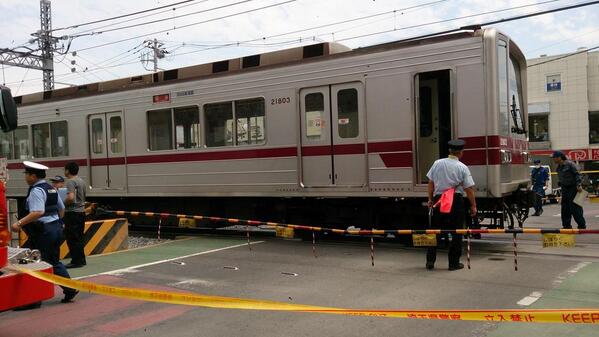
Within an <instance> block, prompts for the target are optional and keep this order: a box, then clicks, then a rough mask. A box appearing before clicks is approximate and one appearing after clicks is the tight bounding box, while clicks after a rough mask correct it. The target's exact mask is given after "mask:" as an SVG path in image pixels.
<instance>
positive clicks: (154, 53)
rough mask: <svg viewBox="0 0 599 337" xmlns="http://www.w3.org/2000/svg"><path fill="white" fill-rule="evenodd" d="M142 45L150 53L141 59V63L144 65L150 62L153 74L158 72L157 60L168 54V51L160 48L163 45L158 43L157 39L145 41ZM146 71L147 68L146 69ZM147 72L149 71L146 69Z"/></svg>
mask: <svg viewBox="0 0 599 337" xmlns="http://www.w3.org/2000/svg"><path fill="white" fill-rule="evenodd" d="M144 45H145V46H146V48H147V49H150V51H149V52H148V53H146V54H144V55H142V57H141V62H142V63H144V67H145V64H147V63H150V62H152V64H153V65H154V72H157V71H158V60H159V59H163V58H164V56H165V55H166V54H168V50H166V49H164V48H162V46H164V44H163V43H162V42H158V40H157V39H154V40H145V41H144ZM146 69H147V68H146ZM148 70H149V69H148Z"/></svg>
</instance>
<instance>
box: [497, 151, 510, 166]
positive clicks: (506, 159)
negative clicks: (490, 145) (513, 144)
mask: <svg viewBox="0 0 599 337" xmlns="http://www.w3.org/2000/svg"><path fill="white" fill-rule="evenodd" d="M500 157H501V163H502V164H510V163H511V162H512V152H511V151H509V150H500Z"/></svg>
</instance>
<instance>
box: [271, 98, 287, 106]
mask: <svg viewBox="0 0 599 337" xmlns="http://www.w3.org/2000/svg"><path fill="white" fill-rule="evenodd" d="M289 103H291V98H289V97H277V98H272V99H271V100H270V105H277V104H289Z"/></svg>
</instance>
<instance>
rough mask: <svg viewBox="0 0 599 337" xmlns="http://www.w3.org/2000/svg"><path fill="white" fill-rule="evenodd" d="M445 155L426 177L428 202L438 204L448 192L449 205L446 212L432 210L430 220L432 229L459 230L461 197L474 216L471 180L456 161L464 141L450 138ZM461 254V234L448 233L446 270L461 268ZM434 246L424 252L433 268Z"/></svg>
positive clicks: (464, 167)
mask: <svg viewBox="0 0 599 337" xmlns="http://www.w3.org/2000/svg"><path fill="white" fill-rule="evenodd" d="M448 145H449V156H448V157H447V158H443V159H439V160H436V161H435V162H434V163H433V166H432V167H431V168H430V170H429V171H428V173H427V174H426V176H427V177H428V179H429V181H428V205H429V207H433V206H434V205H436V204H438V201H439V199H441V195H442V194H443V193H444V192H447V191H449V192H452V190H453V192H452V193H453V204H452V207H451V210H450V213H441V212H440V209H439V207H438V206H437V207H435V208H434V210H433V223H434V224H435V225H436V229H462V228H464V221H465V209H464V197H467V198H468V200H469V201H470V215H471V216H475V215H476V212H477V210H476V200H475V198H474V196H475V194H474V180H473V179H472V174H470V170H469V169H468V167H467V166H466V165H465V164H464V163H462V162H461V161H460V158H461V157H462V155H463V153H464V151H463V150H464V145H466V142H465V141H464V140H462V139H454V140H451V141H449V142H448ZM461 255H462V235H460V234H451V245H450V246H449V270H459V269H462V268H464V265H463V264H462V263H460V256H461ZM436 259H437V247H429V249H428V251H427V254H426V269H429V270H431V269H434V268H435V260H436Z"/></svg>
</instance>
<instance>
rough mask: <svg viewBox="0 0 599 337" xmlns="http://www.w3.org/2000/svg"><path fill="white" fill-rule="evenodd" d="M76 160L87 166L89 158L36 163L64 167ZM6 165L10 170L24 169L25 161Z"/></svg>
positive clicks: (51, 166)
mask: <svg viewBox="0 0 599 337" xmlns="http://www.w3.org/2000/svg"><path fill="white" fill-rule="evenodd" d="M72 161H74V162H76V163H77V165H79V166H87V160H85V159H69V160H51V161H50V160H44V161H36V163H38V164H42V165H45V166H48V167H49V168H56V167H64V166H65V165H66V164H67V163H70V162H72ZM6 167H7V168H8V169H9V170H19V169H24V168H25V166H24V165H23V163H22V162H21V163H8V164H7V165H6Z"/></svg>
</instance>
